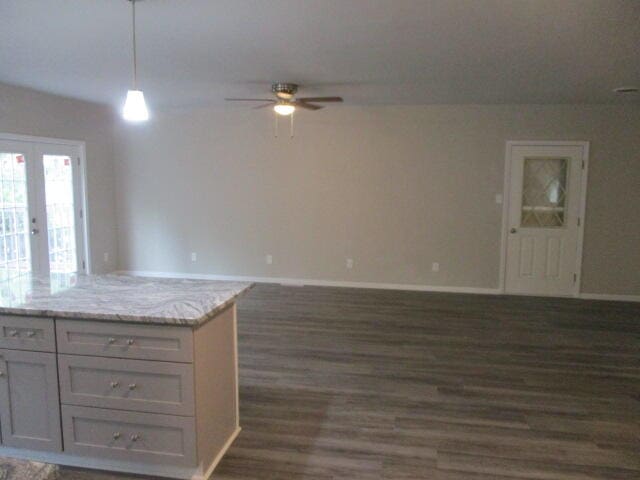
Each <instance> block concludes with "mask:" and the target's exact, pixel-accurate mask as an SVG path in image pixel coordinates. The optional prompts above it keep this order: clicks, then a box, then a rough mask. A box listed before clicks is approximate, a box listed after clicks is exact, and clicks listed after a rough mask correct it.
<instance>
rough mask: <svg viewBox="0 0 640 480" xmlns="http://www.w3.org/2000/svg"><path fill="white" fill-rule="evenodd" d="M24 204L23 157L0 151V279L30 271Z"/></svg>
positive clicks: (27, 227)
mask: <svg viewBox="0 0 640 480" xmlns="http://www.w3.org/2000/svg"><path fill="white" fill-rule="evenodd" d="M27 207H28V204H27V174H26V163H25V156H24V154H22V153H7V152H0V212H1V215H2V217H1V219H0V221H1V223H2V225H1V230H0V280H7V279H9V278H12V277H14V276H16V275H19V274H20V273H26V272H30V271H31V251H30V245H29V211H28V208H27Z"/></svg>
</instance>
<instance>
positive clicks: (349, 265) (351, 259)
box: [347, 258, 353, 270]
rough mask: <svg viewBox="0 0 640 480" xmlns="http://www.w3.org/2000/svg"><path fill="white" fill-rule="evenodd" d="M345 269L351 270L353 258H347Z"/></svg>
mask: <svg viewBox="0 0 640 480" xmlns="http://www.w3.org/2000/svg"><path fill="white" fill-rule="evenodd" d="M347 268H348V269H349V270H351V269H352V268H353V258H347Z"/></svg>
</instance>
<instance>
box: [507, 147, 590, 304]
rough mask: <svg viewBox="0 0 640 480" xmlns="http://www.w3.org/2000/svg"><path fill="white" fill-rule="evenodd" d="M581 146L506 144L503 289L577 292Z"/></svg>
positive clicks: (554, 293)
mask: <svg viewBox="0 0 640 480" xmlns="http://www.w3.org/2000/svg"><path fill="white" fill-rule="evenodd" d="M585 149H586V147H585V146H584V145H581V144H567V145H553V144H550V145H542V144H540V145H517V144H516V145H512V146H511V148H510V154H509V157H508V162H509V163H508V172H509V198H508V202H509V203H508V222H507V228H508V233H507V243H506V246H507V252H506V275H505V279H506V281H505V290H506V292H507V293H517V294H528V295H557V296H568V295H572V294H574V293H575V292H576V290H575V285H576V281H577V277H578V273H579V272H578V270H577V269H578V261H577V260H578V242H579V237H580V230H581V228H582V223H583V222H582V219H581V218H580V212H581V206H582V199H583V195H584V193H585V192H582V191H581V189H582V175H583V172H584V165H585V163H584V162H585V160H586V158H585V155H586V151H585Z"/></svg>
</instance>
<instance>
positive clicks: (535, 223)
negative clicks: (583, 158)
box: [520, 157, 568, 228]
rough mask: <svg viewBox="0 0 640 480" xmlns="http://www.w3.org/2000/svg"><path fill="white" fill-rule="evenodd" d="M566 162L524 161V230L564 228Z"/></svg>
mask: <svg viewBox="0 0 640 480" xmlns="http://www.w3.org/2000/svg"><path fill="white" fill-rule="evenodd" d="M567 163H568V161H567V159H566V158H545V157H534V158H525V160H524V171H523V175H522V216H521V218H522V220H521V222H520V225H521V226H522V227H527V228H532V227H533V228H536V227H537V228H549V227H562V226H563V225H564V222H565V206H566V202H567Z"/></svg>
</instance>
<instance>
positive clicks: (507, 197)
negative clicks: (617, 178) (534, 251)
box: [499, 140, 589, 297]
mask: <svg viewBox="0 0 640 480" xmlns="http://www.w3.org/2000/svg"><path fill="white" fill-rule="evenodd" d="M522 146H524V147H526V146H532V147H534V146H547V147H560V146H573V147H581V148H582V162H583V169H582V176H581V179H580V199H579V202H580V206H579V216H580V225H579V226H578V241H577V251H576V266H575V273H576V281H575V282H574V284H573V291H572V296H573V297H578V296H580V284H581V279H582V254H583V253H582V252H583V249H582V245H583V240H584V225H585V222H586V219H585V213H586V208H587V177H588V173H589V142H586V141H546V140H509V141H507V144H506V152H505V161H504V186H503V195H502V198H503V202H502V234H501V246H500V278H499V290H500V293H503V294H507V293H508V292H507V290H506V277H507V276H506V269H507V236H508V232H509V206H510V202H511V154H512V150H513V148H514V147H522ZM517 295H527V294H525V293H518V294H517ZM531 295H534V296H539V294H533V293H532V294H531ZM559 296H560V295H559Z"/></svg>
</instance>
